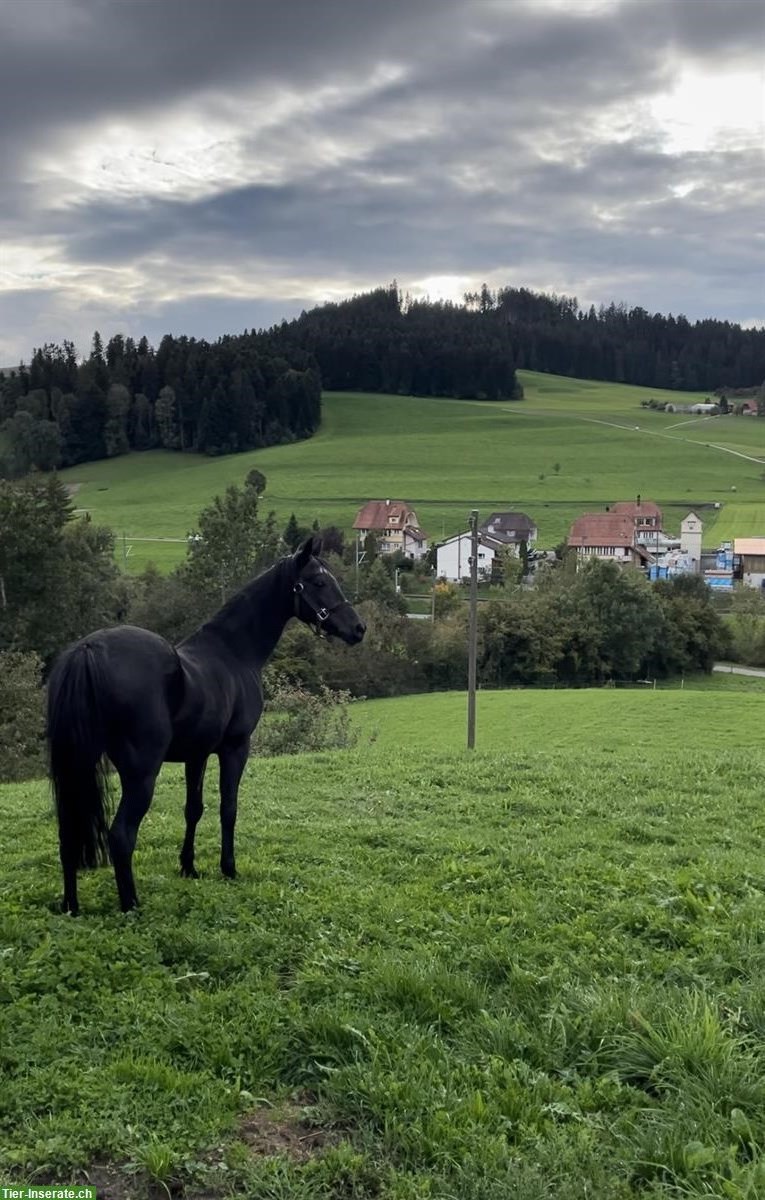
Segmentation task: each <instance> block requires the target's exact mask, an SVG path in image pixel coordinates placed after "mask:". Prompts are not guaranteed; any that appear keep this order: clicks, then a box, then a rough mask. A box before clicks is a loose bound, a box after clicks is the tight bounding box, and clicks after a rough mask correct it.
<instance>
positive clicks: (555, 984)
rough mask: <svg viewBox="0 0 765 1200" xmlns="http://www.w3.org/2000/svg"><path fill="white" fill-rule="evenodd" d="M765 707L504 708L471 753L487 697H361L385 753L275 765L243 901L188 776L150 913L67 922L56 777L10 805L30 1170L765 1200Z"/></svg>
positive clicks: (492, 1197) (593, 698)
mask: <svg viewBox="0 0 765 1200" xmlns="http://www.w3.org/2000/svg"><path fill="white" fill-rule="evenodd" d="M450 705H452V706H454V712H452V710H451V709H450V708H449V706H450ZM458 710H459V712H458ZM758 711H759V712H760V713H761V701H760V698H759V697H758V696H756V695H747V694H744V693H738V692H737V691H735V690H734V689H731V690H729V691H725V692H721V693H717V694H714V695H713V694H712V693H711V692H704V691H691V690H687V691H684V692H682V693H679V692H661V691H656V692H654V691H650V692H629V693H621V692H614V691H607V692H597V693H595V692H585V691H583V692H580V693H560V692H546V693H529V692H525V693H506V694H504V695H502V694H500V693H496V694H491V695H489V694H482V695H481V696H480V697H479V717H478V728H479V747H480V748H479V750H478V751H477V752H476V753H475V754H474V755H472V756H468V755H467V754H466V753H464V752H459V751H457V750H455V748H454V747H455V746H457V745H459V744H461V737H458V736H457V715H459V721H460V722H461V723H462V724H461V726H460V727H461V728H462V727H464V697H459V696H456V697H441V696H429V697H409V698H407V699H402V700H398V701H385V702H374V703H371V704H369V705H358V706H357V714H356V719H357V720H360V722H361V726H362V734H363V736H362V741H361V742H360V744H359V746H358V748H357V749H356V750H353V751H345V752H334V753H331V754H330V753H327V754H320V755H306V756H296V757H291V758H286V759H282V760H257V759H255V760H253V761H252V762H251V763H250V765H249V767H248V770H247V773H246V775H245V779H244V783H243V788H242V800H241V807H240V821H239V826H238V831H237V834H238V850H239V855H238V858H239V868H240V877H239V879H238V880H237V881H236V882H235V883H231V882H229V881H224V880H222V879H221V878H219V876H218V873H217V868H216V863H217V854H218V831H217V828H216V826H217V821H216V810H217V805H216V804H215V802H214V799H213V796H212V794H211V792H210V793H209V794H208V812H207V814H206V816H205V818H204V819H203V821H202V823H201V825H200V829H199V834H198V847H199V853H198V863H199V866H200V867H201V869H202V870H203V872H204V874H203V877H202V878H200V879H199V880H194V881H192V880H183V879H180V878H179V877H178V876H177V874H176V869H175V867H176V856H177V851H178V844H179V841H180V838H181V833H182V807H183V799H182V780H181V775H180V772H179V771H178V770H176V769H172V768H171V769H167V770H166V772H165V773H164V774H163V776H162V778H161V780H160V784H159V787H158V792H157V796H156V799H155V802H154V805H153V807H152V809H151V811H150V813H149V815H148V817H147V819H146V821H145V822H144V825H143V828H142V830H141V835H140V839H139V847H138V851H137V854H136V872H137V879H138V887H139V893H140V895H141V897H142V901H143V908H142V910H141V912H140V913H139V914H137V915H133V916H131V917H128V918H125V917H123V916H121V915H120V914H119V913H118V912H117V908H116V896H115V891H114V885H113V879H112V875H111V871H99V872H94V873H90V874H88V875H87V876H85V877H84V878H83V879H82V882H81V900H82V908H83V915H82V916H81V917H80V918H79V919H77V920H72V919H71V918H66V917H62V916H60V915H58V914H56V913H55V912H54V911H52V909H53V902H54V899H55V897H56V896H57V894H58V891H59V887H60V883H59V878H58V866H57V861H56V857H57V856H56V838H55V830H54V826H53V823H52V820H51V817H50V802H49V798H48V795H47V791H46V788H45V786H44V784H42V783H30V784H20V785H13V786H10V785H9V786H4V787H2V788H0V851H1V852H2V861H3V867H4V870H3V875H2V881H0V960H1V962H2V967H1V968H0V1077H1V1078H2V1086H0V1181H1V1182H3V1183H7V1182H8V1181H10V1180H14V1181H25V1180H37V1181H40V1180H55V1181H58V1182H61V1181H63V1180H65V1179H68V1178H73V1179H75V1180H79V1181H84V1180H85V1178H86V1175H87V1177H88V1178H89V1179H91V1180H92V1181H94V1182H96V1183H97V1184H98V1185H99V1187H100V1188H101V1189H102V1194H103V1195H105V1196H108V1197H109V1200H127V1197H130V1200H142V1197H145V1196H147V1195H149V1194H151V1195H152V1196H153V1197H158V1196H168V1195H173V1196H181V1195H185V1196H186V1197H187V1198H188V1200H219V1198H221V1200H222V1198H223V1197H226V1196H234V1195H237V1196H241V1195H246V1196H249V1197H253V1198H257V1200H372V1198H376V1200H575V1198H576V1200H583V1198H584V1197H587V1200H637V1198H638V1197H640V1198H641V1200H644V1198H650V1200H660V1198H666V1200H669V1198H676V1200H680V1197H683V1198H686V1200H687V1198H690V1200H701V1198H702V1197H707V1198H708V1197H721V1198H727V1200H756V1198H757V1197H761V1196H762V1195H764V1194H765V1164H764V1163H763V1156H762V1151H763V1146H765V1052H764V1051H763V1046H764V1045H765V877H764V876H763V855H764V854H765V806H763V800H762V798H763V793H764V792H765V753H763V749H762V743H761V739H760V738H759V737H758V736H757V734H758V732H759V731H760V730H761V727H762V725H761V719H758V715H757V714H758ZM492 722H493V724H492ZM372 728H374V731H375V742H374V744H373V745H370V744H369V731H370V730H371V729H372ZM364 731H366V732H364ZM447 739H448V740H447ZM208 783H209V787H210V789H212V786H213V783H214V776H213V773H212V772H211V774H210V779H209V781H208Z"/></svg>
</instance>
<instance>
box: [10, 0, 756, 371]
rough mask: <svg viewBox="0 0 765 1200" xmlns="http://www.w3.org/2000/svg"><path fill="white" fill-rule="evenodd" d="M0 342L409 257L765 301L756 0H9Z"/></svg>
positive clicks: (634, 295)
mask: <svg viewBox="0 0 765 1200" xmlns="http://www.w3.org/2000/svg"><path fill="white" fill-rule="evenodd" d="M0 46H2V59H1V60H0V112H2V120H1V121H0V155H1V156H2V157H1V158H0V164H1V166H0V170H1V178H0V365H8V364H10V363H13V362H16V361H18V359H19V357H21V356H23V357H25V358H28V357H29V354H30V352H31V349H32V347H33V346H37V345H41V344H42V343H43V342H46V341H61V340H62V339H63V338H65V337H69V338H72V339H73V340H74V341H75V343H76V345H77V347H78V349H79V350H80V351H81V352H82V351H85V350H87V347H88V345H89V342H90V337H91V334H92V331H93V330H94V329H95V328H98V329H100V331H101V333H102V335H103V336H104V337H105V338H107V337H109V336H110V335H111V334H112V333H114V332H115V331H117V330H121V331H122V332H124V333H127V334H132V335H133V336H136V337H137V336H140V335H141V334H142V333H144V332H145V333H146V334H147V335H148V336H149V338H150V340H152V341H153V342H155V343H156V342H158V340H159V338H160V337H161V336H162V334H163V333H166V332H170V333H187V334H190V335H194V336H198V337H208V338H214V337H217V336H218V335H219V334H221V333H225V332H239V331H241V330H242V329H244V328H252V327H253V326H255V327H258V326H262V325H267V324H271V323H272V322H274V321H276V320H279V319H281V317H282V316H291V315H294V314H296V313H298V312H299V311H300V310H301V308H304V307H309V306H311V305H313V304H315V303H317V302H320V301H322V300H325V299H332V298H337V297H341V296H345V295H349V294H351V293H353V292H354V291H359V290H362V289H366V288H369V287H372V286H375V285H377V284H385V283H388V282H390V280H392V279H394V278H396V279H397V280H398V281H399V283H400V284H401V285H402V286H404V287H405V288H408V289H410V290H411V291H413V292H415V293H418V294H423V293H427V294H430V295H431V296H434V297H449V298H454V299H458V298H461V296H462V294H463V293H464V291H465V290H467V289H469V288H471V287H474V286H476V285H477V284H480V283H481V282H482V281H483V280H486V281H488V282H489V283H490V284H491V285H492V286H496V285H500V284H505V283H509V284H512V285H515V286H528V287H533V288H538V289H544V290H555V291H558V292H566V293H568V294H573V295H576V296H577V297H578V298H579V300H580V303H586V304H589V303H591V302H594V303H596V304H597V303H599V302H601V301H604V302H607V301H609V300H611V299H616V300H625V301H626V302H627V303H628V304H640V305H643V306H644V307H646V308H648V309H649V310H651V311H661V312H669V311H672V312H675V313H678V312H684V313H685V314H686V315H687V316H689V317H691V318H695V317H701V316H706V315H711V316H717V317H722V318H728V319H731V320H735V321H741V322H744V323H756V324H765V220H764V212H765V210H764V209H763V201H764V200H765V158H764V157H763V148H764V145H765V80H764V74H763V72H764V65H765V4H764V3H763V2H762V0H267V2H262V0H0Z"/></svg>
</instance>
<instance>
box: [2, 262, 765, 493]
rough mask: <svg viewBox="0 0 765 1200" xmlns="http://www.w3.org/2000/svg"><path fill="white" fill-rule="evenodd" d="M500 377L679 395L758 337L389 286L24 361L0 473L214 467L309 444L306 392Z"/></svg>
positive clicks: (725, 375) (493, 384)
mask: <svg viewBox="0 0 765 1200" xmlns="http://www.w3.org/2000/svg"><path fill="white" fill-rule="evenodd" d="M516 367H525V368H529V369H531V370H535V371H546V372H551V373H554V374H558V375H567V376H573V377H576V378H585V379H601V380H609V381H613V382H617V383H632V384H639V385H641V386H644V387H656V388H668V389H675V390H692V391H708V392H712V391H719V390H720V389H723V390H726V389H727V390H734V391H735V390H737V389H746V388H751V387H753V386H755V387H756V386H757V385H759V384H760V383H761V382H762V380H763V379H765V329H742V328H741V327H740V326H738V325H735V324H732V323H731V322H729V321H716V320H711V319H709V320H704V321H696V322H693V323H692V322H690V321H688V320H687V319H686V318H685V317H683V316H677V317H674V316H672V315H670V316H662V315H661V314H660V313H653V314H651V313H649V312H647V311H646V310H645V309H642V308H627V306H626V305H624V304H609V305H608V306H603V305H601V307H600V308H598V309H596V308H595V307H594V306H591V307H590V308H589V309H587V310H586V311H585V310H584V309H582V308H580V307H579V304H578V301H577V300H576V298H573V297H566V296H555V295H544V294H541V293H536V292H532V291H529V290H528V289H526V288H511V287H506V288H500V289H499V290H498V291H491V290H490V289H489V288H488V287H487V286H486V285H485V284H484V285H483V287H482V288H481V289H480V291H477V292H471V293H467V294H466V295H465V297H464V303H463V304H452V303H448V302H438V303H434V302H431V301H427V300H413V299H412V297H411V296H408V295H405V294H403V293H402V292H401V291H400V289H399V288H398V286H397V284H396V283H395V282H394V283H392V284H391V285H390V286H389V287H383V288H376V289H374V290H373V291H371V292H367V293H364V294H362V295H359V296H355V297H353V298H352V299H350V300H345V301H341V302H339V303H331V304H323V305H320V306H319V307H317V308H314V309H312V310H310V311H309V312H304V313H302V314H301V316H300V317H298V318H297V319H296V320H294V321H282V322H281V324H279V325H275V326H273V327H272V328H271V329H267V330H253V331H251V332H247V331H245V332H244V333H243V334H241V335H238V336H236V337H234V336H227V337H223V338H220V339H219V340H218V341H217V342H215V343H209V342H206V341H202V340H200V341H198V340H196V339H195V338H188V337H177V338H176V337H171V336H170V335H168V336H166V337H164V338H163V339H162V341H161V342H160V345H159V347H158V349H157V350H156V351H155V350H154V349H153V348H152V347H151V346H150V345H149V343H148V341H147V339H146V338H141V339H140V341H138V342H135V341H134V340H133V339H132V338H130V337H123V336H122V334H115V336H114V337H112V338H111V339H110V340H109V342H108V343H107V344H106V346H104V344H103V342H102V339H101V337H100V335H99V334H98V333H96V334H95V335H94V337H93V343H92V346H91V349H90V353H89V355H88V357H87V358H86V359H84V360H83V361H79V360H78V358H77V355H76V352H75V348H74V346H73V345H72V343H71V342H67V341H65V342H64V343H63V344H62V345H60V346H59V345H55V344H47V345H45V346H43V347H41V348H39V349H36V350H35V351H34V353H33V355H32V359H31V361H30V363H29V364H28V365H24V364H22V365H21V366H20V367H19V368H18V369H17V370H14V371H11V372H7V373H5V375H4V376H3V377H2V378H1V379H0V428H2V431H3V448H2V453H1V454H0V475H5V476H6V477H18V476H21V475H23V474H25V473H26V471H28V470H30V469H31V468H37V469H39V470H50V469H51V468H52V467H55V466H57V465H60V466H71V465H74V464H76V463H80V462H86V461H90V460H92V459H97V458H110V457H113V456H115V455H119V454H125V453H127V452H128V451H129V450H148V449H152V448H154V447H163V448H165V449H168V450H191V451H197V452H199V453H203V454H229V453H233V452H235V451H239V450H251V449H257V448H258V447H261V446H269V445H273V444H275V443H279V442H288V441H293V440H295V439H297V438H305V437H310V435H311V434H312V433H314V432H315V430H316V429H317V428H318V426H319V423H320V421H321V388H322V386H324V387H326V388H331V389H338V390H348V389H358V390H359V391H366V392H389V393H398V394H401V395H419V396H453V397H459V398H462V399H478V400H507V399H519V398H520V397H521V396H522V394H523V393H522V389H521V387H520V385H519V383H518V380H517V378H516Z"/></svg>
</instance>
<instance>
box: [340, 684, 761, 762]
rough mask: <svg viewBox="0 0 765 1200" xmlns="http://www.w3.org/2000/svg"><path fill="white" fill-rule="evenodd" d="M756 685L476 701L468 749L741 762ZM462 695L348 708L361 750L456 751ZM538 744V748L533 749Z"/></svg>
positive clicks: (531, 694) (481, 696)
mask: <svg viewBox="0 0 765 1200" xmlns="http://www.w3.org/2000/svg"><path fill="white" fill-rule="evenodd" d="M764 700H765V678H762V677H760V678H758V677H754V676H749V677H747V676H745V675H739V676H736V675H725V674H720V675H718V674H717V673H715V674H714V675H712V676H709V677H705V678H704V680H703V681H702V680H697V679H692V680H689V681H688V685H687V686H686V687H684V688H683V689H682V690H681V689H680V687H679V685H678V684H677V682H674V683H673V686H672V687H671V688H669V687H668V688H666V689H662V688H659V687H657V689H656V690H655V691H654V690H653V689H652V688H650V687H646V688H645V689H644V690H639V689H637V688H634V689H633V688H629V689H624V690H622V689H619V688H583V689H581V690H578V689H561V690H557V689H556V690H553V691H549V690H533V689H529V688H518V689H515V690H513V691H481V692H479V693H478V696H477V699H476V712H477V718H476V725H477V739H476V744H477V746H478V748H479V749H481V750H486V751H501V750H509V751H511V752H513V753H518V752H522V751H524V750H529V751H534V752H541V751H542V750H543V749H544V750H545V751H567V752H568V751H571V752H576V751H578V750H580V749H581V748H582V747H583V746H586V747H587V749H588V751H591V752H597V753H598V754H604V755H614V756H618V755H629V754H639V755H642V754H643V753H644V752H646V751H649V750H651V751H654V752H655V751H656V750H660V751H661V752H662V753H663V754H666V755H667V756H668V757H672V756H673V755H684V754H685V748H686V746H688V745H689V744H690V743H692V742H693V740H694V739H696V740H697V742H698V743H701V742H702V740H703V742H704V744H705V745H709V741H710V739H711V740H712V742H713V744H714V745H715V746H717V747H719V749H720V750H726V751H729V752H733V751H739V752H741V753H748V752H749V751H750V749H751V747H752V746H755V745H756V744H757V743H758V741H759V739H760V733H759V730H760V729H761V726H762V716H763V701H764ZM466 704H467V699H466V694H465V693H464V692H435V693H431V694H430V695H425V696H401V697H398V698H396V699H393V700H368V701H364V702H363V703H361V704H355V705H353V706H352V708H351V712H352V717H353V720H354V723H355V726H356V729H357V730H358V732H359V735H360V738H361V740H362V743H363V744H369V745H374V746H379V748H380V749H382V750H392V749H393V748H394V747H401V749H402V751H404V750H408V751H410V752H416V750H417V747H420V746H424V747H427V748H428V749H429V750H448V749H450V748H454V747H455V746H462V745H464V744H465V726H466ZM542 739H543V740H542Z"/></svg>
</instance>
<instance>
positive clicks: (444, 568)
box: [436, 529, 503, 583]
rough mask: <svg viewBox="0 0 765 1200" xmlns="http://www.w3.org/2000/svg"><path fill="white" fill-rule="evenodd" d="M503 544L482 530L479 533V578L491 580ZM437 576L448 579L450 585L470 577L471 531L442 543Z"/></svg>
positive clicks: (438, 551)
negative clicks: (494, 563) (495, 561)
mask: <svg viewBox="0 0 765 1200" xmlns="http://www.w3.org/2000/svg"><path fill="white" fill-rule="evenodd" d="M502 546H503V543H502V542H500V541H499V540H498V539H497V538H493V537H490V536H489V535H488V534H487V533H484V532H483V531H482V530H479V531H478V578H479V579H490V578H491V573H492V569H493V567H492V564H493V562H494V559H495V558H496V556H497V554H498V553H499V551H500V550H501V549H502ZM436 575H437V577H438V578H439V579H448V580H449V582H450V583H459V581H460V580H461V579H468V578H469V576H470V530H469V529H468V530H465V532H464V533H455V534H454V536H453V537H450V538H447V539H446V541H445V542H441V543H440V545H439V546H438V547H437V549H436Z"/></svg>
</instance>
